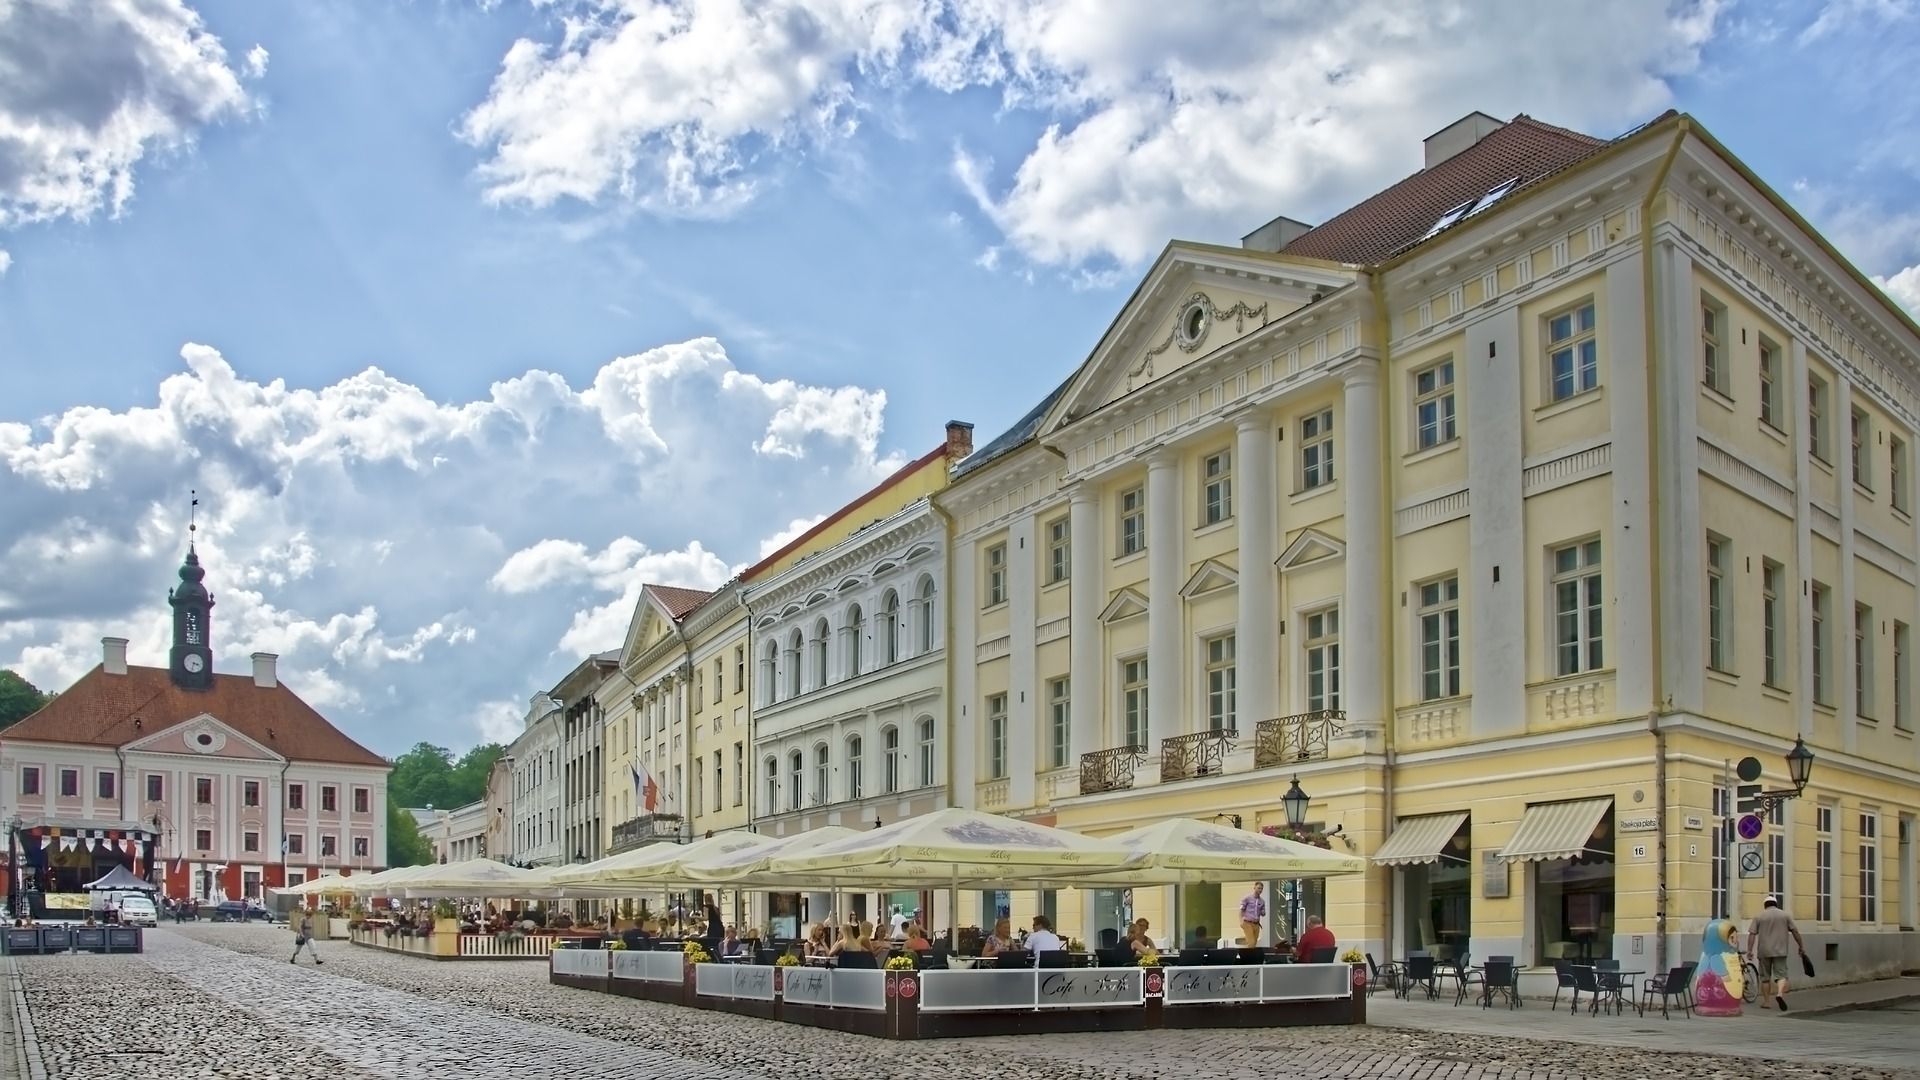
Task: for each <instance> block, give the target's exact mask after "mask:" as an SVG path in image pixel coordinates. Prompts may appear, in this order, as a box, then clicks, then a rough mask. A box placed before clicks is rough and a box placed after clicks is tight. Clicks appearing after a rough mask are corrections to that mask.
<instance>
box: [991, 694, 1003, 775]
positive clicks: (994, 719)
mask: <svg viewBox="0 0 1920 1080" xmlns="http://www.w3.org/2000/svg"><path fill="white" fill-rule="evenodd" d="M1006 776H1007V695H1005V694H988V695H987V777H988V779H991V780H1004V779H1006Z"/></svg>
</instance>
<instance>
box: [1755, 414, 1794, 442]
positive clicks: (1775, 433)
mask: <svg viewBox="0 0 1920 1080" xmlns="http://www.w3.org/2000/svg"><path fill="white" fill-rule="evenodd" d="M1755 426H1756V427H1758V428H1759V429H1760V434H1762V435H1765V436H1766V437H1767V438H1769V439H1772V440H1773V441H1774V442H1777V443H1779V444H1780V445H1781V446H1786V445H1788V444H1790V443H1792V442H1793V437H1792V436H1790V435H1788V434H1787V433H1786V432H1784V431H1781V430H1780V429H1779V428H1777V427H1774V426H1773V425H1772V424H1769V423H1767V422H1766V421H1765V420H1759V421H1756V422H1755Z"/></svg>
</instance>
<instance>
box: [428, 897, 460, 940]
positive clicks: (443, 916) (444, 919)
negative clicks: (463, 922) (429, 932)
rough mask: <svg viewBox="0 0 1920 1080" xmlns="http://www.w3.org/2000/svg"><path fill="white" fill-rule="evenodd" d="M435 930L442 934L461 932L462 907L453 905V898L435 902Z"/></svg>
mask: <svg viewBox="0 0 1920 1080" xmlns="http://www.w3.org/2000/svg"><path fill="white" fill-rule="evenodd" d="M433 930H434V932H435V933H440V934H457V933H459V932H460V909H458V908H456V907H454V906H453V901H451V900H435V901H434V902H433Z"/></svg>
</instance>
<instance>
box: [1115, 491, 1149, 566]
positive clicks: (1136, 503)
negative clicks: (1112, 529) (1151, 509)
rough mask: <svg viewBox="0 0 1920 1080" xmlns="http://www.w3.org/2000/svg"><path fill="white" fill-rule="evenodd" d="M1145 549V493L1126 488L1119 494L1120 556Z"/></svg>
mask: <svg viewBox="0 0 1920 1080" xmlns="http://www.w3.org/2000/svg"><path fill="white" fill-rule="evenodd" d="M1146 549H1147V491H1146V489H1145V488H1128V489H1127V490H1125V491H1123V492H1121V493H1120V554H1121V555H1123V556H1125V555H1134V554H1138V553H1139V552H1142V551H1145V550H1146Z"/></svg>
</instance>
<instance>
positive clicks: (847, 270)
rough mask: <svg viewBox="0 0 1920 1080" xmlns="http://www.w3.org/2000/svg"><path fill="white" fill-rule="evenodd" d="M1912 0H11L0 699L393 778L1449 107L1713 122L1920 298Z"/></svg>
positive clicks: (492, 724) (3, 73) (1761, 169)
mask: <svg viewBox="0 0 1920 1080" xmlns="http://www.w3.org/2000/svg"><path fill="white" fill-rule="evenodd" d="M1914 55H1920V3H1917V2H1916V0H1827V2H1820V0H1809V2H1804V3H1784V4H1777V5H1766V4H1757V3H1743V2H1737V0H1699V2H1675V3H1660V2H1647V0H1619V2H1615V3H1609V4H1605V5H1598V4H1575V3H1558V2H1548V3H1540V2H1539V0H1527V2H1508V0H1488V2H1484V3H1481V2H1476V3H1465V2H1461V3H1432V4H1422V5H1408V4H1402V3H1391V2H1382V3H1375V2H1365V0H1362V2H1356V3H1349V4H1340V5H1329V4H1323V3H1295V2H1291V0H1264V2H1262V0H1216V2H1215V3H1212V4H1209V5H1205V6H1204V7H1202V6H1198V5H1196V6H1194V7H1192V8H1185V9H1183V8H1182V6H1181V5H1168V4H1166V3H1164V0H1161V2H1147V0H811V2H805V3H801V2H795V0H356V2H348V0H302V2H300V3H297V4H294V3H272V4H267V3H259V2H257V0H0V567H4V569H3V570H0V667H12V668H14V669H16V670H18V671H20V672H21V673H22V674H24V675H25V676H26V677H27V678H29V679H30V680H32V681H33V682H34V683H36V684H38V685H39V686H41V687H42V688H44V689H56V690H57V689H60V688H63V687H65V686H66V685H68V684H70V683H71V682H72V681H73V680H74V679H76V678H78V677H79V676H80V675H82V674H84V673H85V672H86V671H87V670H88V668H90V667H91V666H92V665H94V664H96V663H98V661H99V654H100V646H99V639H100V638H101V637H103V636H110V635H111V636H123V637H127V638H130V639H132V650H131V651H132V659H133V661H134V662H136V663H151V664H163V663H164V662H165V650H166V647H167V644H168V632H169V630H168V621H167V609H166V606H165V593H166V590H167V588H168V587H169V586H170V585H171V584H172V583H173V581H174V578H173V572H174V569H175V568H176V567H177V566H178V565H179V562H180V558H181V556H182V554H183V553H184V550H185V547H186V541H187V532H186V525H187V518H188V511H189V501H190V495H189V492H190V491H197V492H198V494H199V498H200V506H199V513H200V517H199V532H198V534H197V535H198V538H199V539H198V547H199V551H200V554H201V557H202V560H203V561H204V562H205V563H206V565H207V567H208V584H209V585H210V586H211V587H212V589H213V590H214V592H215V596H216V601H217V606H216V608H215V610H214V622H213V637H214V644H215V649H216V652H217V660H216V665H215V666H216V668H217V669H218V670H223V671H231V672H245V671H248V670H250V667H249V664H248V660H247V657H248V655H249V654H250V653H252V652H255V651H267V652H274V653H277V654H279V655H280V657H281V660H280V665H281V671H282V677H283V678H284V679H285V680H286V682H287V683H288V684H289V685H291V686H292V687H293V688H294V689H295V690H296V691H297V692H298V693H300V694H301V695H302V696H303V697H305V698H306V699H307V700H308V701H310V702H312V703H313V704H314V705H316V706H317V707H319V708H320V709H321V710H322V711H323V712H324V713H326V714H327V715H328V716H329V717H330V718H331V719H333V720H334V722H335V723H336V724H338V725H339V726H340V727H341V728H343V729H344V730H346V731H347V732H348V733H349V734H351V735H353V736H354V737H356V738H358V739H360V740H361V741H362V742H364V743H365V744H367V745H368V746H370V747H372V748H373V749H375V750H378V751H380V752H383V753H388V754H396V753H399V752H401V751H403V750H404V749H406V748H407V747H408V746H410V745H412V744H413V743H414V742H416V741H420V740H429V741H433V742H437V743H440V744H442V745H446V746H449V747H452V748H455V749H460V748H464V747H466V746H469V745H472V744H473V743H475V742H477V741H481V740H488V739H499V740H505V739H510V738H511V737H512V736H513V734H514V733H515V732H516V731H517V730H518V729H519V727H520V724H521V719H522V717H523V716H524V714H525V711H526V706H527V701H528V698H529V697H530V696H531V695H533V694H535V693H537V692H539V691H541V690H543V689H546V688H549V687H551V686H553V685H554V684H555V683H556V682H558V681H559V680H560V678H561V677H562V676H564V675H565V674H566V673H567V672H568V671H569V670H571V669H572V667H573V666H574V665H575V664H577V663H578V662H579V660H580V659H581V658H582V657H584V655H585V654H587V653H589V652H594V651H600V650H605V649H612V648H617V647H619V645H620V643H621V640H622V636H623V634H624V633H625V630H626V627H627V624H628V621H629V619H630V618H631V616H632V614H633V611H634V606H635V603H636V601H637V599H638V596H639V590H640V586H641V585H642V584H643V583H646V582H658V583H662V584H671V585H680V586H685V587H695V588H699V587H712V586H715V585H717V584H719V583H721V582H722V581H724V580H725V579H726V578H727V577H728V576H729V575H730V574H732V573H733V572H734V571H736V570H737V569H739V568H740V567H742V566H745V565H747V564H749V563H751V562H752V561H754V560H755V559H756V558H757V557H759V556H760V555H761V554H763V553H765V552H767V551H770V550H772V549H773V548H774V547H776V546H778V544H780V543H781V542H783V541H784V540H785V539H787V538H789V537H792V536H794V535H797V534H798V533H799V532H800V531H802V530H804V529H805V528H806V527H807V526H808V525H809V524H811V523H812V522H813V521H816V520H818V519H819V518H820V517H821V516H822V515H824V514H826V513H828V512H830V511H832V510H833V509H835V508H836V507H838V506H839V505H841V504H842V503H844V502H845V501H846V500H847V499H848V498H850V497H852V496H853V495H855V494H857V493H859V492H860V491H862V490H864V489H865V488H867V487H869V486H871V485H872V484H873V483H874V482H875V481H877V480H878V479H879V478H881V477H882V476H884V475H885V474H886V473H887V472H888V471H889V470H891V469H892V468H893V467H895V466H896V465H898V464H900V463H902V462H904V461H906V460H910V459H911V458H913V457H916V456H918V455H920V454H922V453H925V452H926V451H928V450H930V449H932V448H933V447H935V446H937V445H939V444H940V442H941V441H942V439H943V424H944V423H945V421H947V420H949V419H959V420H966V421H970V422H973V423H975V424H977V425H978V428H977V431H976V436H977V438H978V439H980V440H981V441H984V440H985V439H986V438H989V437H991V436H992V435H993V434H995V433H997V432H998V431H999V430H1001V429H1002V428H1004V427H1005V426H1006V425H1007V424H1009V423H1010V422H1011V421H1013V420H1014V419H1015V418H1017V417H1018V416H1019V415H1020V414H1021V413H1023V412H1025V411H1026V410H1027V409H1028V408H1029V407H1030V406H1031V405H1032V404H1033V402H1034V401H1036V400H1037V399H1038V398H1039V397H1040V396H1042V395H1043V394H1044V393H1045V392H1046V391H1047V390H1048V389H1050V388H1051V387H1052V386H1053V385H1054V384H1056V383H1057V382H1059V381H1060V380H1061V379H1063V378H1065V377H1066V375H1067V374H1068V373H1070V372H1071V371H1072V370H1073V368H1074V367H1075V366H1076V365H1078V364H1079V362H1080V361H1081V360H1083V359H1084V358H1085V356H1086V355H1087V353H1088V352H1089V351H1090V350H1091V349H1092V347H1093V345H1094V343H1095V341H1096V339H1097V338H1098V336H1099V334H1100V333H1101V332H1102V331H1103V330H1104V329H1105V327H1106V325H1107V323H1108V322H1109V321H1110V320H1111V319H1112V318H1113V317H1114V315H1115V313H1116V312H1117V311H1118V309H1119V307H1120V306H1121V305H1122V304H1123V303H1124V302H1125V300H1126V297H1127V295H1128V293H1129V292H1130V291H1131V290H1132V288H1133V286H1134V285H1135V284H1136V282H1137V281H1138V278H1139V276H1140V275H1141V274H1142V273H1143V272H1144V269H1145V267H1146V266H1147V264H1148V263H1150V261H1151V260H1152V258H1153V257H1154V256H1155V255H1156V254H1157V253H1158V252H1159V251H1160V250H1161V248H1162V247H1163V246H1164V245H1165V244H1166V242H1167V241H1168V240H1170V239H1173V238H1181V239H1191V240H1203V241H1212V242H1218V243H1227V244H1233V243H1237V242H1238V240H1239V237H1240V236H1241V235H1242V234H1244V233H1246V232H1249V231H1251V230H1253V229H1254V228H1256V227H1257V226H1259V225H1260V224H1262V223H1264V222H1266V221H1268V220H1270V219H1271V218H1273V217H1275V216H1277V215H1281V214H1285V215H1287V216H1290V217H1294V218H1297V219H1301V220H1305V221H1309V222H1312V221H1319V220H1324V219H1325V218H1326V217H1327V216H1329V215H1331V214H1332V213H1334V212H1336V211H1338V210H1339V209H1341V208H1343V207H1345V206H1348V205H1351V204H1352V203H1354V202H1357V201H1358V200H1360V199H1361V198H1363V197H1365V196H1366V195H1368V194H1370V193H1371V192H1373V191H1375V190H1378V189H1379V188H1381V187H1383V186H1385V185H1387V184H1389V183H1391V182H1393V181H1394V180H1396V179H1398V178H1400V177H1401V176H1404V175H1406V174H1407V173H1409V172H1412V171H1414V170H1416V169H1417V168H1418V167H1419V164H1420V155H1421V145H1420V140H1421V139H1422V138H1423V137H1424V136H1425V135H1427V134H1429V133H1431V132H1433V131H1434V130H1437V129H1439V128H1441V127H1443V126H1445V125H1446V124H1448V123H1450V122H1451V121H1453V120H1455V119H1457V118H1459V117H1460V116H1462V115H1465V114H1466V113H1468V112H1470V111H1473V110H1476V109H1478V110H1483V111H1486V112H1488V113H1491V114H1493V115H1495V116H1498V117H1511V116H1513V115H1515V114H1518V113H1522V112H1524V113H1527V114H1529V115H1532V116H1535V117H1537V118H1539V119H1542V120H1545V121H1547V122H1550V123H1555V124H1561V125H1565V126H1568V127H1573V128H1577V129H1579V130H1582V131H1586V132H1588V133H1590V134H1594V135H1601V136H1611V135H1615V134H1618V133H1620V132H1622V131H1625V130H1627V129H1629V128H1632V127H1634V126H1636V125H1637V124H1640V123H1642V122H1644V121H1646V120H1648V119H1651V118H1652V117H1653V116H1655V115H1657V114H1658V113H1660V112H1661V111H1663V110H1665V109H1668V108H1679V109H1684V110H1686V111H1688V112H1690V113H1692V114H1693V115H1694V116H1695V117H1696V118H1697V119H1699V120H1700V121H1701V122H1703V123H1704V124H1705V125H1706V126H1707V127H1708V128H1709V129H1710V130H1711V131H1712V132H1713V133H1714V134H1715V135H1716V136H1717V137H1719V139H1720V140H1721V141H1722V142H1723V143H1725V144H1726V145H1727V146H1728V147H1730V148H1731V149H1732V150H1733V151H1734V152H1735V153H1737V154H1739V155H1740V156H1741V157H1742V158H1743V159H1744V160H1745V161H1746V162H1747V163H1748V164H1749V165H1751V166H1752V167H1753V168H1754V169H1755V170H1756V171H1757V172H1758V173H1759V174H1760V175H1761V176H1762V177H1764V178H1766V179H1767V180H1768V181H1769V182H1770V183H1771V184H1772V185H1773V186H1774V187H1775V188H1776V189H1778V190H1779V191H1781V192H1782V193H1783V194H1784V195H1786V197H1788V198H1789V199H1790V200H1792V201H1793V202H1794V203H1795V205H1796V206H1797V207H1798V208H1799V209H1800V210H1801V211H1802V212H1803V213H1804V214H1805V215H1806V216H1807V217H1808V218H1809V219H1810V220H1811V221H1812V222H1814V223H1815V225H1816V226H1818V227H1819V228H1821V229H1822V230H1823V231H1824V232H1825V233H1826V235H1827V236H1828V237H1829V238H1830V239H1831V240H1833V241H1834V243H1835V244H1836V245H1838V247H1839V248H1840V249H1841V250H1842V251H1844V252H1846V253H1847V254H1848V255H1849V257H1851V258H1852V259H1853V260H1854V261H1855V262H1856V264H1857V265H1858V266H1859V267H1860V268H1861V269H1862V270H1863V271H1865V272H1866V273H1868V274H1870V275H1873V276H1874V277H1875V278H1876V279H1877V280H1880V281H1882V282H1883V283H1884V284H1885V287H1886V288H1887V290H1888V292H1889V294H1890V295H1892V296H1894V297H1895V298H1896V299H1897V300H1899V301H1900V302H1902V303H1904V304H1906V305H1907V306H1908V307H1909V308H1911V309H1915V310H1920V197H1916V196H1917V195H1920V136H1916V134H1915V133H1916V132H1920V88H1916V83H1915V80H1914V79H1913V78H1912V75H1911V68H1910V63H1909V61H1910V58H1911V57H1912V56H1914Z"/></svg>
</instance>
